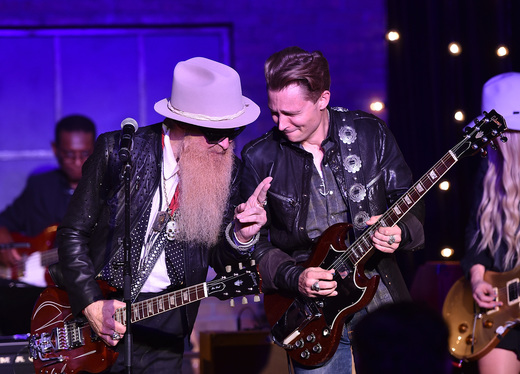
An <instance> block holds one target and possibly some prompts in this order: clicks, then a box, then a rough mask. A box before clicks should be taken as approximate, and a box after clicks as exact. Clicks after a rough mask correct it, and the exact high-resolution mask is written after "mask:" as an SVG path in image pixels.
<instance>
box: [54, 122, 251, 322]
mask: <svg viewBox="0 0 520 374" xmlns="http://www.w3.org/2000/svg"><path fill="white" fill-rule="evenodd" d="M119 138H120V131H115V132H110V133H106V134H102V135H100V136H99V138H98V140H97V142H96V147H95V150H94V153H93V154H92V156H91V157H90V158H89V159H88V160H87V161H86V162H85V164H84V166H83V177H82V179H81V181H80V183H79V185H78V187H77V189H76V191H75V192H74V195H73V197H72V200H71V203H70V205H69V208H68V210H67V214H66V216H65V218H64V220H63V222H62V224H61V225H60V227H59V229H58V233H57V240H58V253H59V261H60V262H59V263H60V267H61V272H62V275H63V280H62V281H61V282H60V283H62V285H63V286H64V287H65V288H66V290H67V291H68V294H69V298H70V303H71V306H72V311H73V313H74V314H75V315H76V314H79V313H80V312H81V311H82V310H83V309H84V308H85V307H86V306H87V305H89V304H90V303H92V302H94V301H96V300H100V299H103V295H102V293H101V291H100V289H99V287H98V285H97V282H96V281H95V278H96V275H97V274H98V273H99V271H100V270H101V269H102V268H103V266H105V264H106V263H107V262H108V261H109V260H110V259H111V257H112V255H113V254H114V253H115V251H117V250H118V249H119V248H120V247H122V245H123V237H124V197H125V194H124V181H123V180H122V179H121V170H122V164H121V162H120V161H119V158H118V155H117V151H118V148H119ZM161 160H162V131H161V124H160V123H159V124H155V125H152V126H146V127H142V128H140V129H139V130H138V131H137V132H136V134H135V136H134V144H133V150H132V165H133V168H132V171H131V183H130V186H131V187H130V190H131V204H130V222H131V224H130V225H131V226H130V227H131V230H132V229H133V228H134V227H135V226H136V224H137V222H138V221H139V218H140V217H141V215H142V214H143V211H144V209H145V207H146V206H147V204H148V203H149V202H150V201H151V200H152V198H153V195H154V193H155V190H156V188H157V186H158V183H159V181H160V170H161ZM238 162H239V160H238V158H236V163H235V168H234V171H233V177H232V194H231V195H232V198H231V201H230V204H229V206H228V211H227V212H226V218H225V220H224V221H225V222H224V223H225V224H227V223H228V222H229V221H230V220H231V219H232V217H233V211H234V207H235V206H236V204H237V203H238V202H239V201H238V182H239V179H238V169H239V164H238ZM239 259H244V255H240V254H239V253H238V252H237V251H235V250H234V249H232V248H231V247H229V245H228V244H227V241H226V239H225V238H224V237H223V238H222V240H221V241H220V243H219V244H218V245H217V246H215V247H214V248H205V247H203V246H200V245H190V246H189V248H188V250H187V251H186V252H185V261H184V264H185V269H184V270H185V278H186V279H185V284H186V286H190V285H194V284H198V283H201V282H204V281H205V279H206V275H207V268H208V265H211V266H212V267H214V268H215V269H216V271H217V272H220V271H222V270H223V269H224V267H225V265H227V264H233V263H236V262H237V261H238V260H239ZM198 305H199V304H198V303H193V304H189V305H187V307H186V309H187V312H186V317H187V320H188V323H189V326H190V328H191V327H192V326H193V322H194V320H195V317H196V314H197V310H198Z"/></svg>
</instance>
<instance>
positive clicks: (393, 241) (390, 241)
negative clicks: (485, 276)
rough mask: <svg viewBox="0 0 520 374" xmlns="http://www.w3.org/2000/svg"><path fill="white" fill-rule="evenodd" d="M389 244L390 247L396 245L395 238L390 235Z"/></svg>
mask: <svg viewBox="0 0 520 374" xmlns="http://www.w3.org/2000/svg"><path fill="white" fill-rule="evenodd" d="M387 243H388V244H389V245H392V244H394V243H395V236H393V235H390V238H389V239H388V241H387Z"/></svg>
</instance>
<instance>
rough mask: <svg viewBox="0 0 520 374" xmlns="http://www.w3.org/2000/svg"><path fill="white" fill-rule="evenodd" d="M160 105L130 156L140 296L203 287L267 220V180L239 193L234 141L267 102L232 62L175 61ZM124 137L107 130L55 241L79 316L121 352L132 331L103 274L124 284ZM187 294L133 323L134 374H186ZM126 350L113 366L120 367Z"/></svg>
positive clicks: (135, 284) (135, 295)
mask: <svg viewBox="0 0 520 374" xmlns="http://www.w3.org/2000/svg"><path fill="white" fill-rule="evenodd" d="M155 110H156V111H157V112H158V113H160V114H162V115H163V116H164V117H165V119H164V121H163V122H162V123H158V124H155V125H151V126H146V127H142V128H139V129H138V130H137V131H136V132H135V135H134V137H133V146H132V147H130V151H131V152H130V154H129V156H130V158H131V164H132V171H131V181H130V186H131V188H130V195H131V196H130V200H131V206H130V227H131V254H132V256H131V270H132V287H131V298H132V300H134V301H141V300H147V299H150V298H153V297H156V296H157V295H160V294H161V293H164V292H165V291H166V290H168V291H170V290H183V289H186V288H187V287H190V286H193V285H196V284H200V283H203V282H204V281H205V279H206V275H207V269H208V266H212V267H213V268H215V269H216V270H217V272H219V271H223V270H224V268H225V266H226V265H228V264H231V265H232V264H238V262H239V261H244V260H246V259H248V258H249V256H250V252H251V250H252V248H253V247H254V243H255V239H256V238H257V235H258V231H259V229H260V227H261V226H262V225H263V224H264V223H265V222H266V214H265V211H264V209H263V203H264V202H265V199H266V192H267V189H268V188H269V186H270V178H267V179H265V180H264V181H262V183H260V185H259V186H258V188H257V189H256V191H255V192H254V193H253V194H252V196H251V197H250V198H249V199H248V200H247V202H245V203H241V201H240V200H239V197H238V182H239V176H238V171H239V168H238V165H239V160H238V159H237V158H236V157H235V156H234V153H233V140H234V139H235V138H236V137H237V136H238V135H239V134H240V132H241V131H242V130H243V129H244V126H246V125H248V124H250V123H252V122H254V121H255V120H256V119H257V117H258V115H259V113H260V109H259V107H258V105H256V104H255V103H254V102H253V101H251V100H250V99H248V98H247V97H245V96H243V95H242V89H241V84H240V77H239V75H238V73H237V72H236V71H235V70H233V69H232V68H230V67H229V66H226V65H223V64H221V63H219V62H216V61H212V60H209V59H206V58H202V57H195V58H192V59H189V60H187V61H182V62H179V63H178V64H177V65H176V67H175V71H174V74H173V86H172V93H171V96H170V97H169V98H166V99H164V100H161V101H159V102H157V103H156V104H155ZM120 137H121V135H120V132H111V133H106V134H102V135H100V137H99V139H98V141H97V143H96V148H95V151H94V153H93V155H92V156H91V157H90V158H89V160H88V161H87V162H86V164H85V166H84V170H83V178H82V180H81V182H80V183H79V185H78V187H77V190H76V193H75V194H74V196H73V198H72V201H71V203H70V206H69V209H68V212H67V214H66V216H65V218H64V220H63V223H62V225H61V226H60V228H59V230H58V242H59V256H60V266H61V270H62V273H63V277H64V282H63V283H64V285H65V288H66V290H67V292H68V295H69V298H70V305H71V311H72V313H73V314H74V315H81V314H83V315H84V316H85V317H86V318H87V319H88V321H89V323H90V325H91V327H92V329H93V331H94V332H95V333H96V334H97V335H98V336H99V337H100V338H101V339H102V340H103V341H104V342H105V343H106V344H107V345H110V346H116V345H117V347H116V349H117V351H118V352H120V351H124V352H126V351H125V348H124V343H125V342H123V341H121V340H120V339H121V338H122V336H123V335H124V333H125V331H126V327H125V325H124V324H121V323H119V322H117V321H116V320H114V318H112V316H113V314H114V312H115V310H116V309H117V308H121V307H123V306H125V304H124V303H122V302H120V301H118V300H108V299H107V298H106V297H105V295H104V294H103V292H102V291H101V289H100V287H99V285H98V283H97V282H96V279H102V280H104V281H106V282H108V284H109V285H111V286H112V287H114V288H116V289H117V290H119V291H120V290H121V289H122V288H123V269H122V267H121V266H117V265H118V264H119V263H121V262H122V261H123V255H124V252H123V249H122V248H123V241H124V240H123V239H124V230H123V228H124V223H125V221H124V209H123V207H124V197H125V194H124V188H123V180H121V178H120V175H121V169H122V167H123V165H124V163H123V162H122V160H121V159H120V157H119V156H118V151H119V145H120ZM125 160H126V157H125ZM206 292H207V291H206ZM186 297H191V296H186ZM191 301H192V300H191V299H190V300H188V301H185V302H184V303H185V304H187V305H185V306H182V307H179V308H174V309H173V310H171V311H168V312H166V313H163V314H160V315H158V316H155V317H152V318H148V319H145V320H142V321H140V322H138V323H136V324H134V325H133V326H132V327H133V328H132V332H133V342H134V343H133V355H132V356H133V360H132V370H133V371H134V372H135V373H166V372H167V373H180V372H181V363H182V354H183V351H184V345H183V344H184V338H185V337H186V336H189V334H190V332H191V330H192V328H193V324H194V321H195V317H196V315H197V310H198V302H195V303H191ZM159 309H160V307H159ZM123 356H124V355H119V357H118V358H117V361H116V363H115V364H114V365H113V366H112V367H111V372H120V371H123V370H124V366H125V365H124V360H123ZM84 360H86V361H88V360H91V361H92V360H96V358H91V359H90V358H85V359H84ZM105 361H108V360H105ZM107 366H110V364H107ZM49 370H50V369H49Z"/></svg>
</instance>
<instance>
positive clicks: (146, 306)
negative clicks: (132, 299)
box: [114, 282, 208, 325]
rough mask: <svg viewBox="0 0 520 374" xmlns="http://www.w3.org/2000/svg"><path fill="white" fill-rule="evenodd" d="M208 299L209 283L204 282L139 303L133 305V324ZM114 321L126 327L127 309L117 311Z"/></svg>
mask: <svg viewBox="0 0 520 374" xmlns="http://www.w3.org/2000/svg"><path fill="white" fill-rule="evenodd" d="M206 297H208V290H207V283H206V282H204V283H200V284H197V285H194V286H190V287H188V288H184V289H182V290H178V291H173V292H169V293H167V294H164V295H160V296H156V297H153V298H151V299H147V300H143V301H139V302H137V303H134V304H132V310H131V322H132V323H135V322H138V321H141V320H143V319H146V318H150V317H153V316H156V315H158V314H161V313H164V312H167V311H169V310H172V309H176V308H180V307H181V306H184V305H187V304H190V303H194V302H196V301H199V300H202V299H204V298H206ZM114 319H115V320H116V321H118V322H119V323H121V324H123V325H126V307H123V308H119V309H117V310H116V312H115V314H114Z"/></svg>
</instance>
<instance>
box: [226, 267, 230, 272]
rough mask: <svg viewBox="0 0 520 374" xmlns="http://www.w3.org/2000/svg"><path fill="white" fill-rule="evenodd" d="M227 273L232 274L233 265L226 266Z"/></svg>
mask: <svg viewBox="0 0 520 374" xmlns="http://www.w3.org/2000/svg"><path fill="white" fill-rule="evenodd" d="M226 273H231V265H227V266H226Z"/></svg>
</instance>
